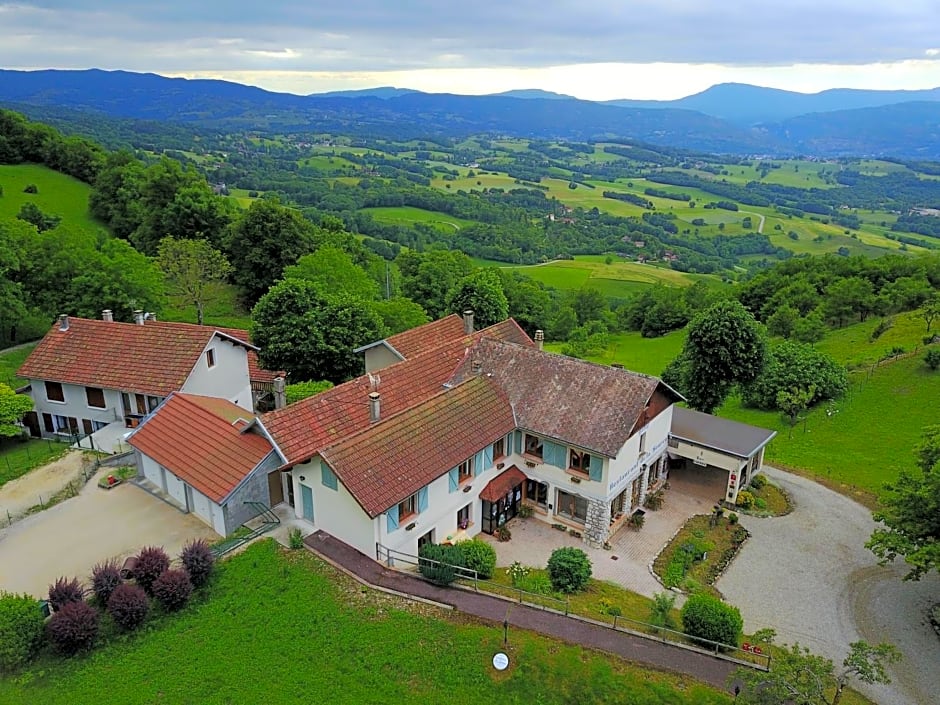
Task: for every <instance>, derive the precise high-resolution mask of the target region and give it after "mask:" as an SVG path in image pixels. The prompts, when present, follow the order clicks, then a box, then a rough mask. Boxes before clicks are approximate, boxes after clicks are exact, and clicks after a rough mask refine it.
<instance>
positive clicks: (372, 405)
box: [369, 392, 381, 423]
mask: <svg viewBox="0 0 940 705" xmlns="http://www.w3.org/2000/svg"><path fill="white" fill-rule="evenodd" d="M379 397H380V395H379V393H378V392H371V393H370V394H369V421H371V422H372V423H375V422H376V421H378V420H379V418H380V416H381V401H380V400H379Z"/></svg>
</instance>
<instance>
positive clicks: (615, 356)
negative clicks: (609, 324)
mask: <svg viewBox="0 0 940 705" xmlns="http://www.w3.org/2000/svg"><path fill="white" fill-rule="evenodd" d="M685 335H686V331H685V329H684V328H683V329H682V330H677V331H673V332H672V333H669V334H668V335H664V336H662V337H659V338H644V337H643V336H641V335H640V334H639V333H638V332H631V333H614V334H611V335H610V336H609V342H608V344H607V346H606V347H605V348H604V349H603V350H600V351H598V352H597V353H596V354H594V355H589V356H587V357H586V358H585V359H586V360H589V361H590V362H596V363H598V364H601V365H613V364H618V365H623V366H624V367H625V368H626V369H628V370H633V371H634V372H642V373H643V374H648V375H654V376H659V375H661V374H662V372H663V369H664V368H665V367H666V365H667V364H669V362H670V360H672V359H673V358H674V357H675V356H676V355H678V354H679V352H680V351H681V350H682V345H683V343H685ZM563 347H564V344H563V343H547V344H546V345H545V349H546V350H548V351H550V352H556V353H560V352H561V351H562V348H563Z"/></svg>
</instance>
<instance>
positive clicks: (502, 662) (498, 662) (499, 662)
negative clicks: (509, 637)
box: [493, 651, 509, 671]
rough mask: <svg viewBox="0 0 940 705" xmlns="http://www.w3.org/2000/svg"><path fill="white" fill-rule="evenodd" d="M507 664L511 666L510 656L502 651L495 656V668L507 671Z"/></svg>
mask: <svg viewBox="0 0 940 705" xmlns="http://www.w3.org/2000/svg"><path fill="white" fill-rule="evenodd" d="M507 666H509V657H508V656H507V655H506V654H504V653H503V652H502V651H500V652H499V653H498V654H496V655H495V656H494V657H493V668H495V669H496V670H497V671H505V670H506V668H507Z"/></svg>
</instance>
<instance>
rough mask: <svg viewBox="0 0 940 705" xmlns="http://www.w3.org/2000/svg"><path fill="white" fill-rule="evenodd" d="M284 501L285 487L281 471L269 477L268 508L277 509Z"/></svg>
mask: <svg viewBox="0 0 940 705" xmlns="http://www.w3.org/2000/svg"><path fill="white" fill-rule="evenodd" d="M283 501H284V486H283V485H282V484H281V473H280V471H279V470H275V471H274V472H272V473H270V474H269V475H268V506H271V507H275V506H277V505H278V504H280V503H281V502H283Z"/></svg>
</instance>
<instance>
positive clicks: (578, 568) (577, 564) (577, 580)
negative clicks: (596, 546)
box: [548, 546, 591, 595]
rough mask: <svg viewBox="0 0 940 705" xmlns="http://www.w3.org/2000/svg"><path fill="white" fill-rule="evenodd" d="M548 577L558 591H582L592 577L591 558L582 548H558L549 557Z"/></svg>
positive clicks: (568, 592) (567, 592)
mask: <svg viewBox="0 0 940 705" xmlns="http://www.w3.org/2000/svg"><path fill="white" fill-rule="evenodd" d="M548 577H549V579H550V580H551V581H552V587H553V588H554V589H555V590H557V591H558V592H563V593H566V594H569V595H570V594H571V593H573V592H580V591H581V590H583V589H584V588H585V587H587V582H588V580H590V579H591V560H590V559H589V558H588V557H587V554H586V553H585V552H584V551H582V550H581V549H580V548H572V547H571V546H565V547H563V548H556V549H555V550H554V551H552V555H551V557H550V558H549V559H548Z"/></svg>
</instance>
